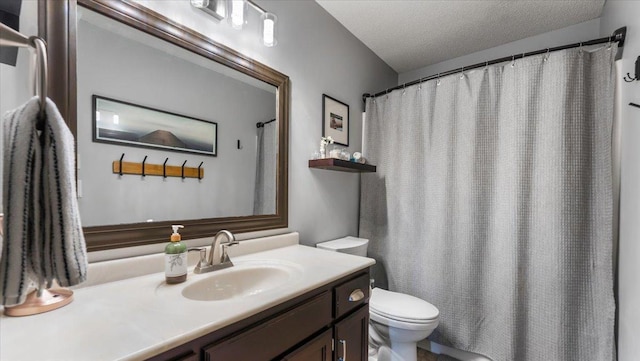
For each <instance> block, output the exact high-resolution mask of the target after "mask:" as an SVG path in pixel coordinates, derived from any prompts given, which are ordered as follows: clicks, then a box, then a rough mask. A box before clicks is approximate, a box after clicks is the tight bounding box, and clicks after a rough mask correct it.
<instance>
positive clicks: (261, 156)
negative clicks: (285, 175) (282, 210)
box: [253, 121, 278, 215]
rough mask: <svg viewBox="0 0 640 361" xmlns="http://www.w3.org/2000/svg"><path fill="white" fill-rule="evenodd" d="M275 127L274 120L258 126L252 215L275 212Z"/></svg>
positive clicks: (276, 144) (276, 142)
mask: <svg viewBox="0 0 640 361" xmlns="http://www.w3.org/2000/svg"><path fill="white" fill-rule="evenodd" d="M277 128H278V127H277V124H276V122H275V121H273V122H271V123H266V124H264V125H263V126H262V127H260V128H258V137H257V141H258V144H257V150H256V184H255V189H254V194H253V214H254V215H259V214H275V213H276V160H277V159H276V158H277V155H278V153H277V152H278V151H277V149H278V135H277V133H276V130H277Z"/></svg>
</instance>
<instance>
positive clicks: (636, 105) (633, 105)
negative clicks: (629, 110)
mask: <svg viewBox="0 0 640 361" xmlns="http://www.w3.org/2000/svg"><path fill="white" fill-rule="evenodd" d="M629 105H631V106H632V107H636V108H640V105H638V104H636V103H629Z"/></svg>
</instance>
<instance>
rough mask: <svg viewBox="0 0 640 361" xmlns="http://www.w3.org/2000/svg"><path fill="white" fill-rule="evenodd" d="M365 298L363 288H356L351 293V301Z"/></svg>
mask: <svg viewBox="0 0 640 361" xmlns="http://www.w3.org/2000/svg"><path fill="white" fill-rule="evenodd" d="M363 298H364V292H362V290H361V289H359V288H358V289H357V290H354V291H353V292H351V294H350V295H349V302H358V301H360V300H362V299H363Z"/></svg>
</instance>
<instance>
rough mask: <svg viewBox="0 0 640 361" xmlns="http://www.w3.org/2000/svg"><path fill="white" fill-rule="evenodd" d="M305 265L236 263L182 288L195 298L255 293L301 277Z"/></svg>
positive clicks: (195, 299) (202, 299) (233, 296)
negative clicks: (302, 266)
mask: <svg viewBox="0 0 640 361" xmlns="http://www.w3.org/2000/svg"><path fill="white" fill-rule="evenodd" d="M301 269H302V268H301V267H300V266H298V265H294V264H288V263H282V262H269V261H264V262H260V261H256V262H248V263H242V264H236V265H235V266H233V267H231V268H227V269H224V270H220V271H213V272H211V273H209V274H201V275H190V277H197V278H200V277H202V279H201V280H198V281H196V282H194V283H192V284H190V285H188V286H187V287H185V288H184V289H183V290H182V295H183V296H184V297H186V298H188V299H190V300H194V301H222V300H229V299H234V298H238V297H251V296H255V295H257V294H261V293H263V292H267V291H272V290H276V289H278V288H279V287H282V286H284V285H285V284H287V283H288V282H290V281H293V280H294V279H295V278H297V277H298V275H299V274H300V271H301Z"/></svg>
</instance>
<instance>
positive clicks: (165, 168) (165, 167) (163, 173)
mask: <svg viewBox="0 0 640 361" xmlns="http://www.w3.org/2000/svg"><path fill="white" fill-rule="evenodd" d="M168 160H169V157H167V159H165V160H164V163H162V177H164V178H167V161H168Z"/></svg>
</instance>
